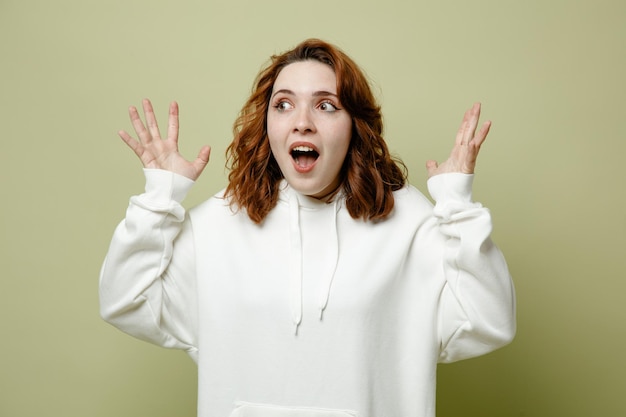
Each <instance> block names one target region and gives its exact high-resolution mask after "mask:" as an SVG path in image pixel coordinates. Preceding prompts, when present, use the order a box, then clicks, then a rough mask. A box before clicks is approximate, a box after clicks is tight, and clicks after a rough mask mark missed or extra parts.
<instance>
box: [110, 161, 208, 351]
mask: <svg viewBox="0 0 626 417" xmlns="http://www.w3.org/2000/svg"><path fill="white" fill-rule="evenodd" d="M144 173H145V176H146V189H145V192H144V193H143V194H141V195H138V196H134V197H132V198H131V199H130V204H129V206H128V209H127V211H126V218H125V219H124V220H123V221H122V222H121V223H120V224H119V225H118V226H117V228H116V229H115V233H114V234H113V238H112V241H111V245H110V247H109V251H108V253H107V255H106V258H105V261H104V264H103V265H102V269H101V272H100V314H101V316H102V318H103V319H104V320H106V321H107V322H109V323H110V324H112V325H113V326H115V327H117V328H119V329H120V330H122V331H124V332H126V333H128V334H130V335H132V336H135V337H137V338H139V339H142V340H145V341H148V342H151V343H154V344H157V345H159V346H163V347H167V348H177V349H183V350H185V351H187V352H188V353H189V354H190V355H191V357H192V358H194V360H197V357H196V351H197V348H196V346H197V343H196V327H197V326H196V323H197V301H196V277H195V264H194V247H193V236H192V230H191V227H190V224H189V221H188V220H187V219H186V213H185V209H184V208H183V207H182V205H181V204H180V203H181V202H182V200H183V199H184V197H185V195H186V194H187V192H188V191H189V190H190V188H191V186H192V185H193V181H192V180H190V179H188V178H186V177H183V176H180V175H177V174H174V173H171V172H168V171H163V170H157V169H145V170H144Z"/></svg>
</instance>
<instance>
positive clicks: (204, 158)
mask: <svg viewBox="0 0 626 417" xmlns="http://www.w3.org/2000/svg"><path fill="white" fill-rule="evenodd" d="M210 156H211V147H210V146H203V147H202V149H200V152H198V157H197V158H196V159H195V160H194V161H193V162H192V164H193V166H194V168H195V170H196V172H197V173H198V175H200V174H201V173H202V171H204V168H205V167H206V166H207V164H208V163H209V157H210Z"/></svg>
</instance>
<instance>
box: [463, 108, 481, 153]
mask: <svg viewBox="0 0 626 417" xmlns="http://www.w3.org/2000/svg"><path fill="white" fill-rule="evenodd" d="M479 119H480V103H474V105H473V106H472V108H471V109H469V120H468V123H467V129H466V130H465V137H464V138H463V139H464V143H469V142H470V141H471V140H472V139H473V138H474V134H475V133H476V127H477V126H478V120H479Z"/></svg>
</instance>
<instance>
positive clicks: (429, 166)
mask: <svg viewBox="0 0 626 417" xmlns="http://www.w3.org/2000/svg"><path fill="white" fill-rule="evenodd" d="M438 167H439V164H437V161H433V160H432V159H431V160H428V161H426V170H427V171H428V177H429V178H430V177H432V176H433V175H435V171H436V170H437V168H438Z"/></svg>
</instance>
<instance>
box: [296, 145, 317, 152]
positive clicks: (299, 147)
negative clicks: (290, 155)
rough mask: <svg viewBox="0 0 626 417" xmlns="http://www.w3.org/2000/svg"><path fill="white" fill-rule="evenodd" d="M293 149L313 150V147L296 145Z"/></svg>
mask: <svg viewBox="0 0 626 417" xmlns="http://www.w3.org/2000/svg"><path fill="white" fill-rule="evenodd" d="M293 150H294V151H298V152H313V151H314V150H315V149H313V148H311V147H310V146H296V147H295V148H293Z"/></svg>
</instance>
